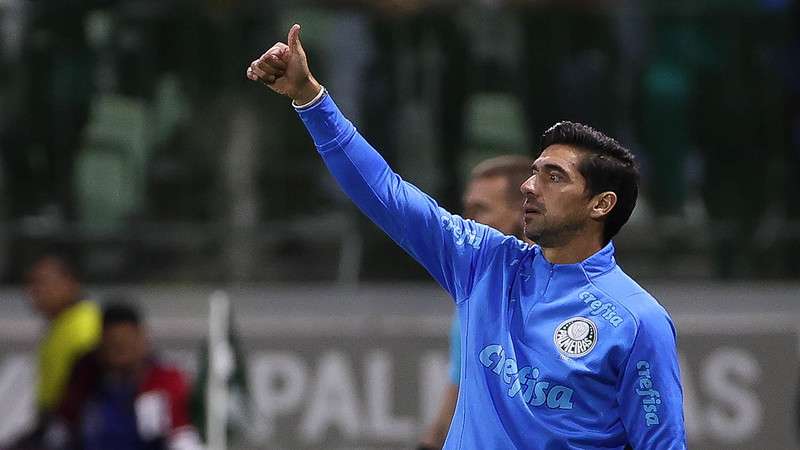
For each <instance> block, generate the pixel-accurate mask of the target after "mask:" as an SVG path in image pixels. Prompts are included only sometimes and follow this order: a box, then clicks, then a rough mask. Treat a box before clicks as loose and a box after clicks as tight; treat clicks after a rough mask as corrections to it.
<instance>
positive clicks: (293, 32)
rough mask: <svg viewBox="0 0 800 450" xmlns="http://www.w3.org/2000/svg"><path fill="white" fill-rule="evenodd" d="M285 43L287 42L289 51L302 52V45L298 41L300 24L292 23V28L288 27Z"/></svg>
mask: <svg viewBox="0 0 800 450" xmlns="http://www.w3.org/2000/svg"><path fill="white" fill-rule="evenodd" d="M287 43H288V44H289V52H290V53H293V54H300V53H303V45H302V44H301V43H300V25H298V24H294V25H292V28H291V29H289V38H288V39H287Z"/></svg>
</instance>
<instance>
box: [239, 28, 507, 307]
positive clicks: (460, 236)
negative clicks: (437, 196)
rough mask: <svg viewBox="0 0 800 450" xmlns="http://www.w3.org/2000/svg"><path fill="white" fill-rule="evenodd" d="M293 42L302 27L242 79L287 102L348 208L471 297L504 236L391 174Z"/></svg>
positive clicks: (457, 293) (454, 290) (456, 294)
mask: <svg viewBox="0 0 800 450" xmlns="http://www.w3.org/2000/svg"><path fill="white" fill-rule="evenodd" d="M299 34H300V26H299V25H294V26H293V27H292V29H291V30H290V31H289V37H288V40H287V42H288V44H283V43H277V44H275V45H274V46H273V47H272V48H271V49H270V50H268V51H267V52H266V53H264V54H263V55H262V56H261V57H260V58H259V59H257V60H255V61H253V63H252V64H251V65H250V67H249V68H248V69H247V76H248V78H250V79H251V80H253V81H261V82H262V83H264V84H265V85H267V86H268V87H269V88H270V89H272V90H273V91H275V92H278V93H280V94H283V95H286V96H288V97H289V98H291V99H292V100H293V105H294V106H295V108H296V109H297V111H298V113H299V115H300V117H301V119H302V120H303V122H304V123H305V125H306V127H307V128H308V130H309V133H310V134H311V136H312V137H313V139H314V143H315V144H316V146H317V150H318V151H319V153H320V154H321V155H322V158H323V160H324V161H325V164H326V165H327V166H328V169H329V170H330V171H331V173H332V174H333V175H334V177H335V178H336V179H337V181H338V182H339V184H340V185H341V187H342V189H343V190H344V191H345V192H346V193H347V195H348V196H349V197H350V198H351V199H352V200H353V202H355V203H356V205H358V207H359V208H360V209H361V210H362V211H363V212H364V213H365V214H366V215H367V216H368V217H369V218H370V219H372V221H374V222H375V223H376V224H377V225H378V226H379V227H381V229H383V230H384V231H385V232H386V233H387V234H389V236H391V238H392V239H394V241H395V242H397V243H398V244H399V245H400V246H401V247H403V249H405V250H406V251H407V252H408V253H409V254H411V256H413V257H414V258H415V259H416V260H417V261H419V262H420V263H421V264H422V265H423V266H424V267H425V268H426V269H427V270H428V271H429V272H430V273H431V275H433V277H434V278H435V279H436V280H437V281H438V282H439V283H440V284H441V285H442V286H443V287H444V288H445V289H446V290H447V291H448V292H449V293H450V294H451V295H452V296H453V298H454V299H456V301H459V300H462V299H465V298H467V297H469V295H470V292H471V288H472V283H473V280H474V277H475V275H476V274H477V273H478V272H479V271H480V269H481V268H482V267H483V266H484V265H485V263H486V261H487V260H488V258H489V257H490V255H491V253H492V252H491V250H492V249H493V248H496V247H497V246H498V245H500V243H501V242H502V241H503V239H505V238H504V236H502V235H501V234H500V233H499V232H497V231H495V230H493V229H491V228H489V227H486V226H484V225H480V224H476V223H475V222H473V221H469V220H464V219H462V218H461V217H459V216H456V215H452V214H450V213H448V212H447V211H445V210H444V209H442V208H440V207H439V206H438V205H437V204H436V202H435V201H434V200H433V199H431V198H430V197H429V196H427V195H426V194H425V193H423V192H422V191H420V190H419V189H417V188H416V187H414V186H413V185H411V184H410V183H407V182H405V181H403V180H402V179H401V178H400V176H399V175H397V174H396V173H395V172H393V171H392V170H391V168H390V167H389V166H388V165H387V164H386V161H385V160H384V159H383V158H382V157H381V156H380V155H379V154H378V152H377V151H376V150H375V149H374V148H373V147H372V146H371V145H370V144H369V143H368V142H367V141H366V140H365V139H364V138H363V137H362V136H361V135H360V134H359V133H358V132H357V131H356V129H355V127H354V126H353V124H352V123H350V121H348V120H347V119H346V118H345V117H344V116H343V115H342V113H341V112H340V111H339V109H338V108H337V107H336V104H335V103H334V102H333V100H332V99H331V98H330V96H328V95H327V93H326V92H325V91H324V89H323V88H322V87H321V86H320V84H319V83H318V82H317V81H316V79H315V78H314V77H313V75H311V72H310V71H309V69H308V63H307V59H306V55H305V52H304V51H303V47H302V44H301V43H300V37H299ZM509 239H513V238H509ZM515 242H516V241H515Z"/></svg>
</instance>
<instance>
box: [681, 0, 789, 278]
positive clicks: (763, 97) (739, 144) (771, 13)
mask: <svg viewBox="0 0 800 450" xmlns="http://www.w3.org/2000/svg"><path fill="white" fill-rule="evenodd" d="M693 7H694V8H698V7H699V11H700V12H701V15H700V16H699V20H698V21H697V23H696V27H697V32H698V33H700V35H701V36H702V37H703V42H704V45H705V55H704V58H703V59H704V64H703V66H702V67H701V68H700V71H699V74H698V85H697V89H696V92H697V98H696V102H697V103H696V104H697V109H696V116H695V119H696V120H694V121H693V122H692V124H693V125H694V130H693V131H694V132H695V133H696V136H697V142H698V144H699V145H700V149H701V151H702V153H703V156H704V160H705V164H704V169H705V171H704V178H703V181H704V186H703V195H704V200H705V205H706V208H707V210H708V213H709V216H710V219H711V223H710V226H711V236H712V238H713V252H714V256H715V263H716V272H717V276H719V277H722V278H731V277H734V276H743V275H749V274H750V272H751V271H752V270H755V269H756V267H752V266H750V263H752V262H753V261H755V257H756V256H757V255H756V253H755V251H756V246H755V245H754V237H755V232H756V229H757V227H758V226H759V225H760V224H761V222H762V220H763V219H764V213H765V212H766V210H767V209H768V208H769V207H771V206H773V205H772V204H771V202H770V201H768V200H767V199H768V198H769V193H770V184H771V183H772V177H771V176H770V175H767V174H768V172H769V171H770V164H771V163H773V162H774V161H775V160H776V158H777V157H779V155H780V153H781V150H782V149H783V148H784V147H785V139H784V136H785V128H784V126H783V117H782V111H783V99H782V98H781V96H782V93H781V83H780V80H779V79H778V73H779V72H778V70H777V67H776V66H775V63H776V61H775V57H776V54H777V50H778V48H779V47H780V46H781V45H782V40H783V39H784V36H783V35H784V34H785V31H784V30H785V28H784V24H783V23H782V20H781V17H782V16H784V12H782V11H780V10H775V9H773V5H771V2H762V1H761V0H747V1H740V2H735V3H731V4H728V3H727V2H721V1H719V0H705V1H704V2H694V3H693ZM696 10H697V9H696ZM754 149H758V150H757V151H758V159H759V162H758V163H756V162H755V161H754V160H753V151H754ZM748 269H749V271H748Z"/></svg>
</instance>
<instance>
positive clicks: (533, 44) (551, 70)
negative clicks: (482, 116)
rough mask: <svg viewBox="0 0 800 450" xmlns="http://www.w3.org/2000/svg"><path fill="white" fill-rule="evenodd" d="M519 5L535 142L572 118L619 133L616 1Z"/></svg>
mask: <svg viewBox="0 0 800 450" xmlns="http://www.w3.org/2000/svg"><path fill="white" fill-rule="evenodd" d="M510 3H512V4H515V5H517V6H518V7H520V14H519V16H520V18H521V21H522V40H523V48H522V55H521V57H520V60H521V67H520V69H521V71H522V74H523V76H522V77H521V82H522V91H523V100H524V106H525V114H526V120H527V123H528V130H529V132H530V135H531V137H532V139H531V140H530V142H531V145H532V146H533V147H534V148H535V147H536V146H538V139H539V137H540V136H541V135H542V134H543V133H544V132H545V131H546V130H547V128H549V127H550V125H552V124H554V123H556V122H559V121H562V120H570V121H575V122H581V123H585V124H587V125H591V126H593V127H595V128H597V129H602V130H606V131H607V132H609V133H610V134H612V135H615V134H618V133H617V131H618V129H619V123H618V120H619V114H618V108H617V105H618V103H619V96H618V92H617V89H616V84H615V82H614V80H615V76H616V75H617V73H616V68H617V66H618V63H619V61H618V53H619V48H618V43H617V40H616V35H615V29H614V21H613V19H614V16H613V12H614V10H613V8H612V6H613V5H614V3H616V1H615V0H602V1H586V0H569V1H554V0H545V1H540V0H512V1H510Z"/></svg>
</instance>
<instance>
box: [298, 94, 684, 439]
mask: <svg viewBox="0 0 800 450" xmlns="http://www.w3.org/2000/svg"><path fill="white" fill-rule="evenodd" d="M298 113H299V115H300V117H301V119H302V120H303V122H304V123H305V125H306V127H307V128H308V131H309V132H310V133H311V136H312V138H313V139H314V142H315V144H316V146H317V149H318V151H319V153H320V154H321V155H322V158H323V159H324V160H325V164H327V166H328V168H329V170H330V171H331V173H332V174H333V175H334V177H335V178H336V179H337V180H338V182H339V184H340V185H341V187H342V189H344V191H345V192H346V193H347V195H349V196H350V198H351V199H352V200H353V201H354V202H355V203H356V204H357V205H358V207H359V208H360V209H361V210H362V211H363V212H364V214H366V215H367V216H369V218H370V219H372V220H373V221H374V222H375V223H376V224H377V225H378V226H379V227H380V228H381V229H382V230H383V231H385V232H386V233H387V234H388V235H389V236H391V238H392V239H393V240H394V241H395V242H397V243H398V244H399V245H400V246H401V247H402V248H403V249H405V251H407V252H408V253H409V254H410V255H411V256H413V257H414V258H415V259H416V260H417V261H419V263H420V264H422V265H423V266H424V267H425V268H426V269H427V270H428V272H430V274H431V275H432V276H433V278H434V279H436V281H437V282H438V283H439V284H440V285H441V286H442V287H443V288H444V289H446V290H447V292H449V293H450V295H451V296H452V297H453V299H455V302H456V306H457V311H458V318H459V320H460V323H461V373H460V383H459V384H460V391H459V398H458V405H457V407H456V411H455V415H454V417H453V421H452V424H451V426H450V432H449V433H448V436H447V441H446V443H445V449H475V450H488V449H547V450H555V449H581V450H587V449H623V448H624V447H625V445H626V444H630V445H631V446H632V447H633V448H634V449H636V450H654V449H684V448H686V444H685V432H684V423H683V409H682V397H683V396H682V389H681V383H680V372H679V368H678V357H677V353H676V349H675V345H676V344H675V339H676V338H675V329H674V327H673V325H672V321H671V319H670V317H669V315H668V314H667V312H666V311H665V310H664V308H662V307H661V305H659V304H658V302H657V301H656V300H655V299H654V298H653V297H652V296H650V295H649V294H648V293H647V292H646V291H645V290H644V289H642V288H641V287H640V286H639V285H638V284H636V282H634V281H633V280H632V279H631V278H629V277H628V276H627V275H626V274H625V273H624V272H623V271H622V269H620V267H619V266H617V264H616V262H615V260H614V246H613V244H612V243H609V244H608V245H607V246H605V248H603V249H602V250H600V251H599V252H598V253H596V254H594V255H592V256H591V257H589V258H588V259H586V260H585V261H583V262H581V263H578V264H551V263H549V262H548V261H547V260H546V259H545V258H544V256H543V255H542V252H541V249H540V248H539V247H538V246H530V245H527V244H525V243H523V242H522V241H520V240H518V239H516V238H514V237H510V236H504V235H503V234H501V233H500V232H499V231H497V230H494V229H492V228H490V227H487V226H484V225H482V224H479V223H475V222H474V221H471V220H465V219H463V218H461V217H459V216H457V215H454V214H450V213H449V212H447V211H445V210H444V209H442V208H440V207H439V206H438V205H437V204H436V202H435V201H434V200H433V199H431V198H430V197H429V196H427V195H426V194H425V193H423V192H421V191H420V190H419V189H417V188H416V187H415V186H413V185H411V184H410V183H407V182H405V181H403V180H402V179H401V178H400V176H399V175H397V174H396V173H395V172H393V171H392V170H391V169H390V168H389V166H388V165H387V164H386V162H385V161H384V159H383V158H382V157H381V156H380V155H379V154H378V153H377V152H376V151H375V149H374V148H373V147H372V146H371V145H370V144H369V143H367V141H366V140H364V138H363V137H362V136H361V135H360V134H359V133H358V132H357V131H356V129H355V127H354V126H353V125H352V124H351V123H350V122H349V121H348V120H347V119H346V118H345V117H344V116H343V115H342V113H341V112H340V111H339V109H338V108H337V107H336V105H335V103H334V102H333V100H332V99H331V98H330V96H328V95H327V94H326V95H324V96H323V97H322V98H321V99H320V100H319V101H318V102H316V103H315V104H312V105H310V106H308V107H306V108H303V109H299V108H298Z"/></svg>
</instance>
